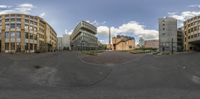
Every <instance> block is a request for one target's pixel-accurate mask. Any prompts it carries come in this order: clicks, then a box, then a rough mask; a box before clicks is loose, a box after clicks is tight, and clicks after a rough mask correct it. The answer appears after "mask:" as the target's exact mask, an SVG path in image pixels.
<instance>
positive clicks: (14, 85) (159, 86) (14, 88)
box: [0, 52, 200, 99]
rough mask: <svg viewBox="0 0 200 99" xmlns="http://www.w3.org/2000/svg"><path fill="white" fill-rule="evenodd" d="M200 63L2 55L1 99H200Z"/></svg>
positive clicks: (191, 57)
mask: <svg viewBox="0 0 200 99" xmlns="http://www.w3.org/2000/svg"><path fill="white" fill-rule="evenodd" d="M199 59H200V53H187V54H179V55H171V56H153V55H142V54H140V55H134V54H129V53H124V52H105V53H102V54H100V55H99V56H95V57H94V56H84V57H83V56H80V55H78V54H77V53H76V52H62V53H60V52H58V53H45V54H39V55H35V54H34V55H28V56H27V55H14V56H13V55H5V54H1V55H0V61H1V62H0V68H1V73H0V99H46V98H47V99H199V98H200V95H199V92H200V78H199V76H200V72H199V71H200V67H199V66H200V61H199ZM108 64H112V66H109V65H108Z"/></svg>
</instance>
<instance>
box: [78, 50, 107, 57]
mask: <svg viewBox="0 0 200 99" xmlns="http://www.w3.org/2000/svg"><path fill="white" fill-rule="evenodd" d="M103 52H104V51H103V50H92V51H81V54H84V55H91V56H97V55H98V54H99V53H103Z"/></svg>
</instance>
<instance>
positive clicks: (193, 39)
mask: <svg viewBox="0 0 200 99" xmlns="http://www.w3.org/2000/svg"><path fill="white" fill-rule="evenodd" d="M184 49H185V50H186V51H200V16H195V17H193V18H190V19H188V20H186V21H185V22H184Z"/></svg>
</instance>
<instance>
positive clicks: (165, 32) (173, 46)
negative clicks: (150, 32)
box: [159, 17, 177, 52]
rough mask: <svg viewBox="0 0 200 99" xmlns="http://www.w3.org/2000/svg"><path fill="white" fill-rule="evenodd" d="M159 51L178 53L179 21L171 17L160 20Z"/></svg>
mask: <svg viewBox="0 0 200 99" xmlns="http://www.w3.org/2000/svg"><path fill="white" fill-rule="evenodd" d="M159 50H160V51H162V52H171V51H174V52H176V51H177V20H176V19H174V18H171V17H165V18H160V19H159Z"/></svg>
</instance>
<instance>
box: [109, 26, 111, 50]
mask: <svg viewBox="0 0 200 99" xmlns="http://www.w3.org/2000/svg"><path fill="white" fill-rule="evenodd" d="M111 49H112V48H111V29H110V27H109V50H111Z"/></svg>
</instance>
